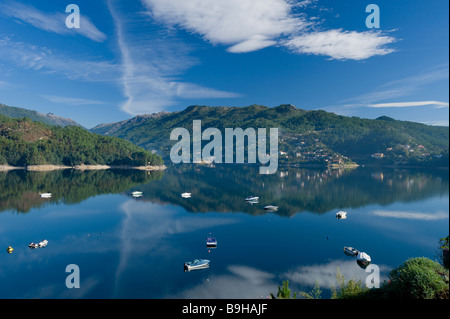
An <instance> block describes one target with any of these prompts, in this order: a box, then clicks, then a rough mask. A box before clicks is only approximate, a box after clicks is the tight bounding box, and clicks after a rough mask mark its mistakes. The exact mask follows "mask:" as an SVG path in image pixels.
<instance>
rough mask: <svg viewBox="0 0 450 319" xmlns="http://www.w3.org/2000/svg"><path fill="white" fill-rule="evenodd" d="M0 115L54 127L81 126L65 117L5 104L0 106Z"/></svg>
mask: <svg viewBox="0 0 450 319" xmlns="http://www.w3.org/2000/svg"><path fill="white" fill-rule="evenodd" d="M0 114H3V115H5V116H9V117H12V118H21V117H27V118H30V119H32V120H33V121H39V122H42V123H45V124H48V125H52V126H69V125H71V126H80V127H81V125H80V124H78V123H77V122H75V121H74V120H71V119H67V118H64V117H60V116H56V115H54V114H53V113H47V114H43V113H39V112H37V111H33V110H28V109H24V108H21V107H13V106H7V105H4V104H0Z"/></svg>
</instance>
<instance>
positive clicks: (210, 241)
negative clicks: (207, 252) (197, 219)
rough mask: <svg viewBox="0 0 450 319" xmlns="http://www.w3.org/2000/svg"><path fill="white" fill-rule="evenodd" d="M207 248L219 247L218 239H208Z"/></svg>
mask: <svg viewBox="0 0 450 319" xmlns="http://www.w3.org/2000/svg"><path fill="white" fill-rule="evenodd" d="M206 246H207V247H217V239H215V238H214V237H208V238H206Z"/></svg>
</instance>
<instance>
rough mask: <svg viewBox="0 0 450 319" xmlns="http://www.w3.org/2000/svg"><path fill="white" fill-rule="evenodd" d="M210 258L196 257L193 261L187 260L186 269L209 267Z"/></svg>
mask: <svg viewBox="0 0 450 319" xmlns="http://www.w3.org/2000/svg"><path fill="white" fill-rule="evenodd" d="M209 262H210V261H209V260H207V259H194V260H193V261H187V262H185V263H184V269H185V270H187V271H191V270H197V269H204V268H208V267H209Z"/></svg>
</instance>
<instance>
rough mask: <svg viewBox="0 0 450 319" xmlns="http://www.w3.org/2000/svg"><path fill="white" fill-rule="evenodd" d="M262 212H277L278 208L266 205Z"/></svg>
mask: <svg viewBox="0 0 450 319" xmlns="http://www.w3.org/2000/svg"><path fill="white" fill-rule="evenodd" d="M264 210H270V211H275V210H278V206H273V205H267V206H265V207H264Z"/></svg>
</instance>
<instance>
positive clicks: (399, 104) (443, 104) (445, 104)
mask: <svg viewBox="0 0 450 319" xmlns="http://www.w3.org/2000/svg"><path fill="white" fill-rule="evenodd" d="M448 105H449V104H448V102H438V101H417V102H393V103H379V104H369V105H368V106H369V107H415V106H433V107H435V108H444V107H448Z"/></svg>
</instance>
